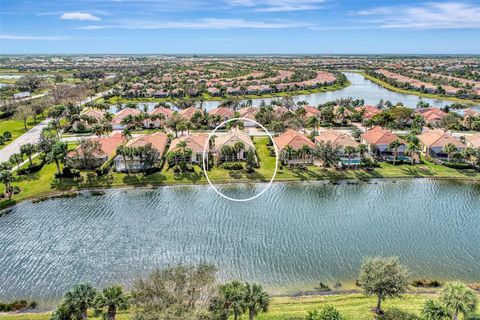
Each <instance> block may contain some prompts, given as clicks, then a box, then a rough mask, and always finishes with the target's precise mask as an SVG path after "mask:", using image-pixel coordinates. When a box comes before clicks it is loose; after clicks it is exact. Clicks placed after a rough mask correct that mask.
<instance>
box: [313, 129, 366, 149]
mask: <svg viewBox="0 0 480 320" xmlns="http://www.w3.org/2000/svg"><path fill="white" fill-rule="evenodd" d="M315 141H317V142H321V141H323V142H331V143H333V144H336V145H337V146H339V147H346V146H352V147H355V148H356V147H358V146H359V145H360V143H358V142H357V141H355V139H353V138H352V137H350V136H349V135H347V134H345V133H342V132H338V131H336V130H326V131H321V132H319V134H318V136H316V137H315Z"/></svg>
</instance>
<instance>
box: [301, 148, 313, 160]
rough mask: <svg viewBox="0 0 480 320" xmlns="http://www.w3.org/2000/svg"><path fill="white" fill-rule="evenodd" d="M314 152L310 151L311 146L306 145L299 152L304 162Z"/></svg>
mask: <svg viewBox="0 0 480 320" xmlns="http://www.w3.org/2000/svg"><path fill="white" fill-rule="evenodd" d="M311 152H312V149H310V147H309V146H307V145H306V144H304V145H303V146H302V148H301V149H300V150H299V155H300V156H301V157H302V158H303V161H304V162H305V160H306V159H307V156H308V155H309V154H310V153H311Z"/></svg>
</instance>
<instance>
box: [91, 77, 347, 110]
mask: <svg viewBox="0 0 480 320" xmlns="http://www.w3.org/2000/svg"><path fill="white" fill-rule="evenodd" d="M350 85H351V83H350V82H349V81H347V82H346V83H344V84H343V85H337V84H335V85H332V86H327V87H321V88H316V89H310V90H297V91H288V92H278V93H269V94H251V95H239V96H225V97H213V96H211V95H209V94H208V93H204V94H203V95H202V97H201V100H203V101H224V100H228V99H239V100H248V99H268V98H281V97H292V96H299V95H307V94H312V93H321V92H330V91H336V90H340V89H343V88H346V87H348V86H350ZM184 99H186V98H183V99H182V98H122V97H113V98H110V99H108V100H107V101H106V102H107V103H111V104H119V103H128V102H137V103H141V102H170V103H175V102H177V101H181V100H184ZM197 99H198V98H197ZM97 101H98V102H104V100H103V99H102V98H100V99H98V100H97Z"/></svg>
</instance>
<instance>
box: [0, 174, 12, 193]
mask: <svg viewBox="0 0 480 320" xmlns="http://www.w3.org/2000/svg"><path fill="white" fill-rule="evenodd" d="M12 181H13V175H12V172H11V171H10V170H2V171H0V182H2V183H3V184H4V185H5V192H4V194H7V196H8V199H11V198H12V195H13V188H12Z"/></svg>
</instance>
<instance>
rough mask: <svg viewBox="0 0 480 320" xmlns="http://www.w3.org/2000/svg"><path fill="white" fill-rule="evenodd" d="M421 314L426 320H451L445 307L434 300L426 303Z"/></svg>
mask: <svg viewBox="0 0 480 320" xmlns="http://www.w3.org/2000/svg"><path fill="white" fill-rule="evenodd" d="M420 313H421V315H422V317H423V319H425V320H446V319H449V318H450V314H449V313H448V311H447V310H446V309H445V307H444V306H443V305H442V304H440V303H439V302H438V301H436V300H433V299H428V300H427V301H425V303H424V304H423V306H422V310H421V311H420Z"/></svg>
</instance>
